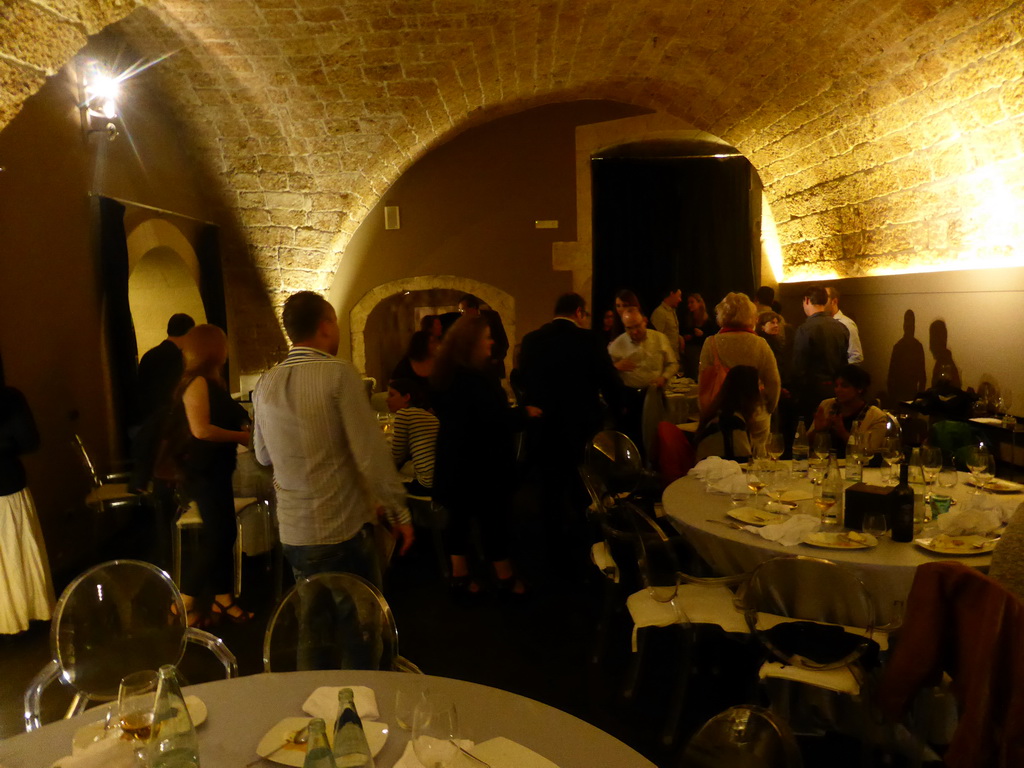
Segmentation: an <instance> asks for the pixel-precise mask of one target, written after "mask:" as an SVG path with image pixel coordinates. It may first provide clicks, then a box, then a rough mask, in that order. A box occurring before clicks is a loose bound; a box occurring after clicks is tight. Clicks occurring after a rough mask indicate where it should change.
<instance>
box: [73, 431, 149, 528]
mask: <svg viewBox="0 0 1024 768" xmlns="http://www.w3.org/2000/svg"><path fill="white" fill-rule="evenodd" d="M72 443H73V444H74V446H75V450H77V451H78V455H79V458H80V459H81V460H82V465H83V466H84V467H85V469H86V471H87V472H88V474H89V482H90V484H91V489H90V491H89V493H88V494H87V495H86V497H85V503H86V506H88V507H90V508H91V509H95V510H97V511H107V510H110V509H119V508H127V507H136V506H138V505H139V504H140V503H141V502H142V499H143V496H142V495H141V494H137V493H130V492H129V491H128V473H127V472H119V473H114V474H107V475H101V474H100V473H99V472H98V471H97V469H96V464H95V463H94V462H93V460H92V457H91V456H89V451H88V450H86V447H85V443H83V442H82V438H81V437H79V436H78V435H77V434H76V435H74V436H73V437H72Z"/></svg>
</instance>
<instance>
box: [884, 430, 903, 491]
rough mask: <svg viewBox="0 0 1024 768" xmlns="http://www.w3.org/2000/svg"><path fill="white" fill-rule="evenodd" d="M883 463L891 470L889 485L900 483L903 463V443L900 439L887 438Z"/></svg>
mask: <svg viewBox="0 0 1024 768" xmlns="http://www.w3.org/2000/svg"><path fill="white" fill-rule="evenodd" d="M882 461H884V462H885V466H887V467H888V468H889V479H888V484H889V485H896V484H897V483H899V477H900V476H899V469H900V462H901V461H903V443H902V442H901V441H900V439H899V438H898V437H887V438H885V444H884V445H883V446H882Z"/></svg>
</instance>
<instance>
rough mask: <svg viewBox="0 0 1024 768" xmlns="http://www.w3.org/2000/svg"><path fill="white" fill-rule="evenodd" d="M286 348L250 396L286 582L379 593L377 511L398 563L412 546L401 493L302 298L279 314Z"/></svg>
mask: <svg viewBox="0 0 1024 768" xmlns="http://www.w3.org/2000/svg"><path fill="white" fill-rule="evenodd" d="M282 319H283V321H284V327H285V331H286V332H287V334H288V338H289V339H291V341H292V345H293V346H292V349H291V351H290V352H289V353H288V356H287V357H286V358H285V359H284V361H283V362H281V363H280V364H279V365H277V366H275V367H274V368H272V369H271V370H270V371H268V372H267V373H265V374H264V375H263V377H262V378H261V379H260V381H259V383H258V384H257V386H256V391H255V393H254V395H253V408H254V412H255V424H254V433H253V445H254V448H255V450H256V458H257V459H258V460H259V462H260V463H261V464H264V465H267V464H272V465H273V467H274V486H275V488H276V490H277V516H278V521H279V524H280V531H281V544H282V546H283V549H284V554H285V557H286V558H287V559H288V562H289V563H290V564H291V566H292V570H293V571H294V572H295V578H296V579H300V578H305V577H308V576H311V575H313V574H316V573H323V572H327V571H345V572H348V573H355V574H358V575H360V576H363V577H365V578H367V579H369V580H370V581H372V582H373V583H374V584H377V585H378V586H380V584H381V568H380V563H379V561H378V558H377V554H376V548H375V547H374V535H373V526H374V525H375V524H376V523H377V516H378V515H377V510H378V509H382V510H383V514H384V516H385V517H386V518H387V520H388V522H389V523H390V527H391V530H392V533H394V534H395V536H396V537H397V538H398V540H399V544H400V550H399V551H400V553H402V554H404V553H405V552H406V551H407V550H408V549H409V546H410V545H411V544H412V540H413V528H412V521H411V518H410V516H409V510H408V509H407V508H406V506H405V488H404V487H403V486H402V482H401V478H400V477H399V475H398V473H397V472H396V471H395V468H394V466H393V465H392V463H391V457H390V455H389V450H388V446H387V443H386V442H385V440H384V436H383V434H382V433H381V431H380V428H379V427H378V426H377V421H376V418H375V417H374V415H373V411H372V409H371V408H370V404H369V402H368V401H367V399H366V393H365V389H364V388H363V383H362V380H361V379H360V377H359V374H358V373H357V372H356V369H355V367H354V366H353V365H352V364H351V363H349V362H348V361H346V360H340V359H339V358H337V357H335V355H336V354H337V352H338V342H339V339H340V338H341V331H340V329H339V328H338V318H337V315H336V314H335V312H334V308H333V307H332V306H331V305H330V304H329V303H328V302H327V301H326V300H325V299H324V298H323V297H321V296H320V295H318V294H316V293H312V292H311V291H302V292H300V293H297V294H295V295H293V296H291V297H289V299H288V301H286V302H285V305H284V313H283V317H282Z"/></svg>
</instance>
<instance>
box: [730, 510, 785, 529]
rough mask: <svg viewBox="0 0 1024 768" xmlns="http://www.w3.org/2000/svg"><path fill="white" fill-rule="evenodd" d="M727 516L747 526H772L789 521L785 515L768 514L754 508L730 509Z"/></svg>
mask: <svg viewBox="0 0 1024 768" xmlns="http://www.w3.org/2000/svg"><path fill="white" fill-rule="evenodd" d="M725 514H726V515H728V516H729V517H731V518H732V519H733V520H739V521H740V522H741V523H746V524H747V525H771V524H773V523H781V522H782V521H783V520H786V519H787V518H786V516H785V515H779V514H776V513H775V512H766V511H765V510H763V509H754V508H753V507H738V508H737V509H730V510H729V511H728V512H726V513H725Z"/></svg>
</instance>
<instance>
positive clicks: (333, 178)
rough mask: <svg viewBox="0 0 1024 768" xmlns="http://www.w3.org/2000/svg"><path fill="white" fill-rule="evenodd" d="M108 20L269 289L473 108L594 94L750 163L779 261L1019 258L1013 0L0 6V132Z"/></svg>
mask: <svg viewBox="0 0 1024 768" xmlns="http://www.w3.org/2000/svg"><path fill="white" fill-rule="evenodd" d="M114 22H120V24H119V31H120V34H122V35H123V36H124V37H125V38H126V39H127V40H129V41H130V43H131V45H132V47H133V48H134V49H135V50H136V51H138V53H139V54H140V55H142V56H146V57H157V56H160V55H163V54H165V53H168V52H170V51H177V53H175V55H174V56H172V57H171V58H170V59H168V60H167V61H165V62H163V63H161V64H160V65H159V67H158V68H157V69H158V70H159V74H160V77H161V80H162V83H163V85H164V87H166V88H167V90H168V93H169V94H170V95H171V97H172V98H173V100H174V101H175V102H176V103H177V104H178V106H179V112H180V114H181V115H182V119H183V121H184V122H185V128H186V129H187V130H188V132H189V134H190V136H191V138H192V141H193V142H194V144H195V147H196V151H197V152H198V154H199V158H200V160H201V161H202V162H204V163H205V164H207V165H208V166H209V167H210V168H212V169H213V171H214V173H215V174H216V175H217V176H218V177H219V179H220V180H221V181H222V183H223V197H224V199H226V200H227V201H228V203H229V205H230V206H231V207H232V209H233V212H234V214H235V216H236V218H237V220H238V221H239V222H240V224H241V226H242V231H243V232H244V236H245V239H246V241H247V244H248V248H249V252H250V255H251V258H252V260H253V262H254V263H255V265H256V266H257V268H258V269H259V270H260V272H261V276H262V279H263V282H264V285H265V287H266V288H267V290H268V292H269V293H270V294H271V296H272V298H273V299H274V301H275V303H276V301H277V298H278V297H280V296H281V295H283V293H286V292H290V291H292V290H295V289H298V288H315V289H321V290H322V289H324V288H326V287H327V286H328V285H329V283H330V278H331V276H332V275H333V273H334V270H335V269H336V267H337V265H338V263H339V259H340V258H341V254H342V252H343V249H344V246H345V243H346V242H347V241H348V239H349V238H350V237H351V235H352V233H353V232H354V231H355V229H356V227H357V226H358V224H359V223H360V221H361V220H362V219H363V217H364V216H365V215H366V213H367V212H368V211H369V210H370V208H371V207H372V206H373V205H374V204H375V203H376V202H377V201H378V199H379V198H380V196H381V195H382V194H383V193H384V192H385V191H386V190H387V188H388V186H389V185H390V184H391V183H392V182H393V181H394V180H395V179H396V178H397V177H398V175H399V174H400V173H401V172H402V171H403V170H404V169H405V168H406V167H407V166H408V165H409V164H410V163H411V162H412V161H413V160H415V159H416V158H417V157H419V156H420V155H421V154H422V153H423V152H424V151H425V150H426V149H428V148H429V147H431V146H432V145H434V144H436V143H437V142H438V141H440V140H443V139H445V138H446V137H448V136H450V135H451V134H452V133H453V131H456V130H459V129H461V128H463V127H465V126H466V125H468V124H471V123H472V122H473V121H479V120H483V119H487V118H489V117H493V116H496V115H498V114H502V113H507V112H511V111H513V110H515V109H518V108H521V107H524V106H528V105H531V104H535V103H542V102H546V101H556V100H570V99H577V98H594V97H598V98H609V99H615V100H619V101H624V102H630V103H633V104H637V105H641V106H647V107H651V108H654V109H657V110H660V111H663V112H666V113H669V114H671V115H673V116H676V117H679V118H681V119H683V120H685V121H687V122H689V123H691V124H692V125H693V126H694V127H696V128H699V129H703V130H706V131H709V132H710V133H712V134H715V135H717V136H719V137H721V138H722V139H724V140H726V141H727V142H729V143H730V144H732V145H734V146H736V147H737V148H739V149H740V150H741V151H742V152H743V153H744V154H746V156H747V157H748V158H749V159H750V160H751V162H752V163H753V164H754V166H755V167H756V169H757V171H758V172H759V174H760V175H761V178H762V180H763V181H764V184H765V187H766V194H767V196H768V199H769V200H770V203H771V206H772V210H773V213H774V216H775V219H776V221H777V224H778V232H779V238H780V241H781V244H782V249H783V256H784V263H785V265H786V269H787V273H788V275H789V276H801V275H840V276H844V275H858V274H872V273H880V272H884V271H886V270H889V271H901V270H904V271H905V270H908V269H916V268H920V267H921V266H925V267H927V266H928V265H954V266H957V265H958V266H965V265H968V264H971V263H973V261H972V260H976V259H978V258H980V257H982V256H984V257H986V258H996V259H997V260H998V259H999V258H1004V259H1007V260H1011V259H1014V258H1016V259H1018V260H1019V259H1020V258H1021V256H1022V255H1024V253H1022V250H1021V249H1022V248H1024V245H1021V243H1022V242H1024V240H1022V237H1021V235H1022V231H1021V226H1022V224H1021V222H1022V221H1024V210H1022V209H1024V203H1022V202H1021V201H1022V200H1024V77H1022V69H1024V43H1022V40H1021V35H1022V30H1024V2H1022V0H726V1H725V2H723V0H631V2H621V0H548V1H546V2H538V1H537V0H503V1H502V2H498V1H497V0H154V1H153V2H149V3H142V2H136V0H0V127H2V126H3V125H5V124H6V123H7V122H9V121H10V120H11V119H12V118H13V117H14V115H15V114H16V113H17V111H18V109H19V106H20V105H21V103H22V102H23V101H24V100H25V99H26V98H27V97H28V96H29V95H31V94H32V93H33V92H35V91H36V90H38V88H39V87H40V86H41V85H42V82H43V80H44V78H45V77H46V76H47V75H48V74H51V73H53V72H54V71H56V70H58V69H59V68H60V67H61V66H63V65H64V64H65V63H66V62H67V61H68V60H69V59H70V58H71V57H72V56H73V55H74V54H75V52H76V51H77V50H79V49H80V48H81V47H82V46H83V45H84V44H85V42H86V36H87V35H89V34H92V33H94V32H96V31H98V30H100V29H102V28H104V27H105V26H107V25H109V24H112V23H114Z"/></svg>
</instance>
